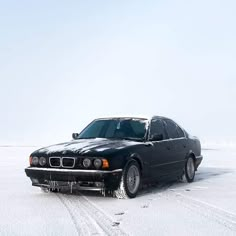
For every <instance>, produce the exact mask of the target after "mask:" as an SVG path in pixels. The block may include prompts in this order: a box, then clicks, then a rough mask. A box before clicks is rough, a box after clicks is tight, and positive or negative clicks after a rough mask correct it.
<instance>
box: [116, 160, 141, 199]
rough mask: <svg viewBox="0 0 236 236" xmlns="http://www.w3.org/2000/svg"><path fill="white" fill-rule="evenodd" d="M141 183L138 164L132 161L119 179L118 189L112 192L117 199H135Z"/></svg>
mask: <svg viewBox="0 0 236 236" xmlns="http://www.w3.org/2000/svg"><path fill="white" fill-rule="evenodd" d="M140 182H141V173H140V167H139V164H138V163H137V162H136V161H135V160H132V161H130V162H129V163H128V164H127V165H126V167H125V169H124V170H123V174H122V177H121V182H120V185H119V188H118V189H117V190H115V191H114V195H115V197H117V198H134V197H136V195H137V193H138V190H139V187H140Z"/></svg>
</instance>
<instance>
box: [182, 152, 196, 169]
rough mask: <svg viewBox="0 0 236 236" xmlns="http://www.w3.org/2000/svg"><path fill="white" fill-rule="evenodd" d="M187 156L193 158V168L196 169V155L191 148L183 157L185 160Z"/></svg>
mask: <svg viewBox="0 0 236 236" xmlns="http://www.w3.org/2000/svg"><path fill="white" fill-rule="evenodd" d="M189 157H192V158H193V160H194V165H195V169H196V160H197V159H196V155H195V153H194V152H193V151H192V150H190V151H189V153H188V154H187V155H186V158H185V160H187V159H188V158H189Z"/></svg>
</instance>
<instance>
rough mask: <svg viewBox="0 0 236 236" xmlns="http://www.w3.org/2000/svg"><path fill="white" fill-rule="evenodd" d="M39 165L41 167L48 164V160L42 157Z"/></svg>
mask: <svg viewBox="0 0 236 236" xmlns="http://www.w3.org/2000/svg"><path fill="white" fill-rule="evenodd" d="M39 164H40V165H41V166H44V165H45V164H46V158H45V157H40V158H39Z"/></svg>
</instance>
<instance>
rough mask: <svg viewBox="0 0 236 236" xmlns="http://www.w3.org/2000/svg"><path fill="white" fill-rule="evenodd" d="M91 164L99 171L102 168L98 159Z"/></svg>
mask: <svg viewBox="0 0 236 236" xmlns="http://www.w3.org/2000/svg"><path fill="white" fill-rule="evenodd" d="M93 164H94V166H95V168H96V169H99V168H100V167H101V166H102V161H101V160H100V159H95V160H94V161H93Z"/></svg>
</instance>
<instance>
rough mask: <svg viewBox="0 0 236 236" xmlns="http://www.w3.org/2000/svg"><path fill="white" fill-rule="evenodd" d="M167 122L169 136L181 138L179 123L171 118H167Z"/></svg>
mask: <svg viewBox="0 0 236 236" xmlns="http://www.w3.org/2000/svg"><path fill="white" fill-rule="evenodd" d="M165 123H166V129H167V134H168V136H169V138H179V134H178V131H177V125H176V124H175V123H174V122H173V121H171V120H165Z"/></svg>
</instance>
